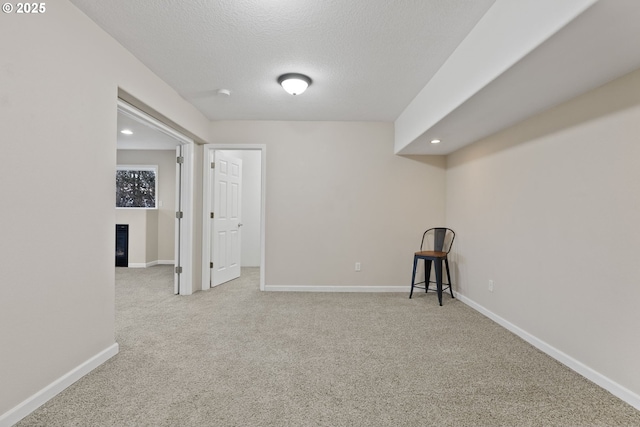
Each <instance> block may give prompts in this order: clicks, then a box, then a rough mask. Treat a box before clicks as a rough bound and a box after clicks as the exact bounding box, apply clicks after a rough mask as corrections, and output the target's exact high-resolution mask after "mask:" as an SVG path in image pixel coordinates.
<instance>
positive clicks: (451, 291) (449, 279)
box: [444, 258, 455, 298]
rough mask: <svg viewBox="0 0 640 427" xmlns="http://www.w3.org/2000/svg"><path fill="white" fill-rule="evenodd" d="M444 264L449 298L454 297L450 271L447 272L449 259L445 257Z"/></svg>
mask: <svg viewBox="0 0 640 427" xmlns="http://www.w3.org/2000/svg"><path fill="white" fill-rule="evenodd" d="M444 266H445V267H446V268H447V282H449V293H451V298H455V297H454V296H453V288H452V287H451V273H449V260H448V259H447V258H445V259H444Z"/></svg>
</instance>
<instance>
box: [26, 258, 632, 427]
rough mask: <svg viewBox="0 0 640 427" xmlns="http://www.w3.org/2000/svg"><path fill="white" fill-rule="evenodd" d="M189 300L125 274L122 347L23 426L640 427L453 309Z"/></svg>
mask: <svg viewBox="0 0 640 427" xmlns="http://www.w3.org/2000/svg"><path fill="white" fill-rule="evenodd" d="M258 277H259V270H258V269H243V273H242V277H241V278H240V279H238V280H235V281H233V282H229V283H227V284H224V285H221V286H219V287H217V288H215V289H212V290H210V291H206V292H198V293H196V294H194V295H193V296H190V297H179V296H174V295H172V290H173V285H172V274H171V267H170V266H157V267H152V268H148V269H124V268H119V269H117V271H116V279H117V280H116V281H117V284H116V330H117V335H116V340H117V342H118V343H119V344H120V353H119V354H118V355H117V356H115V357H114V358H112V359H111V360H110V361H108V362H107V363H105V364H104V365H102V366H100V367H99V368H97V369H96V370H94V371H93V372H92V373H90V374H89V375H87V376H86V377H84V378H82V379H81V380H80V381H78V382H77V383H75V384H74V385H72V386H71V387H69V388H68V389H67V390H65V391H64V392H63V393H61V394H60V395H58V396H57V397H55V398H54V399H52V400H51V401H49V402H48V403H47V404H45V405H44V406H42V407H41V408H40V409H38V410H37V411H35V412H34V413H33V414H31V415H30V416H28V417H26V418H25V419H24V420H22V421H21V422H20V423H18V424H17V425H18V426H19V427H26V426H83V427H90V426H640V411H637V410H635V409H634V408H633V407H631V406H629V405H627V404H625V403H624V402H622V401H620V400H619V399H617V398H616V397H614V396H612V395H611V394H610V393H608V392H607V391H605V390H603V389H601V388H599V387H598V386H596V385H594V384H593V383H591V382H589V381H588V380H586V379H584V378H583V377H581V376H579V375H578V374H576V373H574V372H573V371H571V370H570V369H568V368H566V367H565V366H563V365H561V364H560V363H558V362H556V361H555V360H553V359H551V358H549V357H548V356H546V355H545V354H543V353H541V352H540V351H538V350H536V349H535V348H533V347H531V346H530V345H529V344H527V343H525V342H524V341H522V340H521V339H520V338H518V337H516V336H515V335H513V334H511V333H510V332H508V331H507V330H505V329H503V328H501V327H500V326H498V325H497V324H495V323H493V322H492V321H491V320H489V319H487V318H485V317H483V316H482V315H480V314H479V313H477V312H475V311H474V310H472V309H471V308H469V307H467V306H466V305H464V304H462V303H461V302H459V301H457V300H451V299H449V297H445V298H446V300H445V301H444V302H445V304H444V306H443V307H438V306H437V299H436V296H435V294H434V293H430V294H426V295H425V294H424V293H418V294H417V295H414V298H413V299H411V300H410V299H409V298H408V295H407V294H397V293H371V294H366V293H333V294H330V293H282V292H260V291H259V290H258Z"/></svg>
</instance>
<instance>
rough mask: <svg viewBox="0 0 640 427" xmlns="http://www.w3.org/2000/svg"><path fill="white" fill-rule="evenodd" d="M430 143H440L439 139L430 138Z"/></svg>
mask: <svg viewBox="0 0 640 427" xmlns="http://www.w3.org/2000/svg"><path fill="white" fill-rule="evenodd" d="M431 143H432V144H440V140H439V139H432V140H431Z"/></svg>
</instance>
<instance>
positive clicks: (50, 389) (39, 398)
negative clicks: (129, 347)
mask: <svg viewBox="0 0 640 427" xmlns="http://www.w3.org/2000/svg"><path fill="white" fill-rule="evenodd" d="M118 351H119V347H118V343H115V344H113V345H111V346H109V347H107V348H106V349H104V350H102V351H101V352H100V353H98V354H96V355H95V356H93V357H92V358H90V359H89V360H87V361H86V362H84V363H82V364H81V365H79V366H77V367H75V368H74V369H72V370H71V371H69V372H67V373H66V374H64V375H63V376H62V377H60V378H58V379H57V380H55V381H54V382H52V383H51V384H49V385H48V386H46V387H45V388H43V389H42V390H40V391H38V392H37V393H36V394H34V395H33V396H31V397H29V398H28V399H26V400H24V401H23V402H22V403H20V404H18V405H17V406H15V407H14V408H12V409H10V410H9V411H7V412H5V413H4V414H2V415H0V427H9V426H12V425H14V424H16V423H17V422H18V421H20V420H21V419H23V418H24V417H26V416H27V415H29V414H30V413H32V412H33V411H35V410H36V409H38V408H39V407H40V406H42V405H44V404H45V403H47V401H49V400H50V399H52V398H53V397H55V396H56V395H57V394H58V393H60V392H62V391H63V390H64V389H65V388H67V387H69V386H70V385H71V384H73V383H74V382H76V381H78V380H79V379H80V378H82V377H83V376H85V375H87V374H88V373H89V372H91V371H92V370H94V369H95V368H97V367H98V366H100V365H102V364H103V363H104V362H106V361H107V360H109V359H110V358H112V357H113V356H115V355H116V354H118Z"/></svg>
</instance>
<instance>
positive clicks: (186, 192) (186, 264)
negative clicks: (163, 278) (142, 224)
mask: <svg viewBox="0 0 640 427" xmlns="http://www.w3.org/2000/svg"><path fill="white" fill-rule="evenodd" d="M118 111H119V112H121V113H122V114H124V115H126V116H128V117H130V118H132V119H134V120H137V121H139V122H142V123H144V124H146V125H148V126H150V127H152V128H154V129H156V130H157V131H160V132H162V133H164V134H166V135H168V136H170V137H171V138H173V139H175V140H176V143H177V144H179V145H181V146H182V157H183V158H184V161H183V163H182V185H181V188H180V189H178V188H176V193H178V191H180V193H181V195H182V212H183V216H182V220H181V221H182V226H181V227H182V228H181V230H182V231H181V233H180V239H179V241H176V242H174V245H175V252H174V254H175V255H174V257H175V259H174V262H177V261H178V251H180V263H181V264H182V265H181V267H182V273H181V277H180V289H179V294H180V295H191V294H192V293H193V223H194V221H193V214H194V209H193V203H194V198H193V195H194V191H193V187H194V179H193V174H194V170H195V168H194V145H195V143H194V141H193V139H191V138H189V137H187V136H185V135H183V134H182V133H180V132H178V131H177V130H175V129H173V128H172V127H170V126H168V125H166V124H165V123H163V122H161V121H160V120H158V119H156V118H154V117H152V116H150V115H149V114H147V113H145V112H144V111H142V110H139V109H138V108H136V107H134V106H132V105H131V104H129V103H127V102H125V101H123V100H122V99H120V98H118ZM176 228H177V227H176ZM176 235H177V232H176ZM175 274H177V273H175V271H174V275H175Z"/></svg>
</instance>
